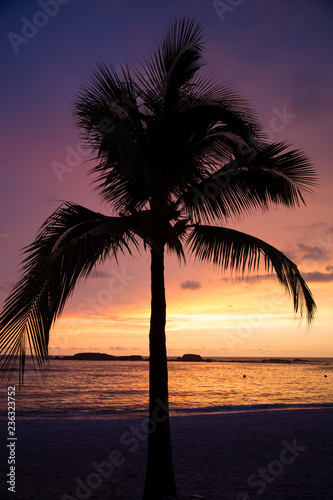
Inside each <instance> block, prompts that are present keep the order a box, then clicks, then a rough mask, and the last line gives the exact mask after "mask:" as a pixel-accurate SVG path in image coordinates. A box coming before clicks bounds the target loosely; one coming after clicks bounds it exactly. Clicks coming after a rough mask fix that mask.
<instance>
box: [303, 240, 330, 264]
mask: <svg viewBox="0 0 333 500" xmlns="http://www.w3.org/2000/svg"><path fill="white" fill-rule="evenodd" d="M298 248H299V250H301V251H302V252H303V255H302V257H301V258H302V259H303V260H309V259H311V260H312V259H315V260H327V259H328V258H329V257H328V252H327V251H326V250H324V248H323V247H319V246H310V245H304V244H303V243H298Z"/></svg>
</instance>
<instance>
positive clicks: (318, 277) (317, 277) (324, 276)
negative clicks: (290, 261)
mask: <svg viewBox="0 0 333 500" xmlns="http://www.w3.org/2000/svg"><path fill="white" fill-rule="evenodd" d="M328 267H332V266H328ZM303 278H304V279H305V281H308V282H309V283H310V282H312V283H329V282H330V281H333V273H320V272H319V271H315V272H312V273H303Z"/></svg>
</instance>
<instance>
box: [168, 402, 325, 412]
mask: <svg viewBox="0 0 333 500" xmlns="http://www.w3.org/2000/svg"><path fill="white" fill-rule="evenodd" d="M312 408H314V409H315V408H333V403H272V404H264V403H262V404H260V403H258V404H250V405H236V406H232V405H224V406H204V407H198V408H173V409H172V410H171V413H175V414H179V413H184V414H185V413H190V414H191V413H192V414H193V413H232V412H249V411H258V410H260V411H264V410H298V409H299V410H305V409H309V410H310V409H312Z"/></svg>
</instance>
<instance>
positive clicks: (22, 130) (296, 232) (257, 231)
mask: <svg viewBox="0 0 333 500" xmlns="http://www.w3.org/2000/svg"><path fill="white" fill-rule="evenodd" d="M42 4H48V2H46V1H45V2H43V0H41V1H40V2H35V1H29V0H28V1H27V0H25V1H15V0H11V1H2V2H1V6H0V17H1V49H0V50H1V65H2V78H1V82H0V86H1V99H2V103H1V127H2V129H1V135H0V143H1V164H0V168H1V183H0V189H1V197H0V204H1V219H0V256H1V258H0V302H1V303H2V302H3V301H4V299H5V298H6V296H7V295H8V293H9V291H10V290H11V288H12V286H13V284H14V283H15V282H16V281H17V279H18V276H19V274H18V270H19V265H20V262H21V254H20V249H22V247H24V246H25V245H28V244H29V243H30V242H31V241H32V239H33V237H34V235H35V233H36V231H37V230H38V228H39V226H40V225H41V223H42V222H43V221H44V220H45V218H46V217H48V216H49V215H50V214H51V212H52V211H54V210H55V209H56V208H57V206H58V205H59V204H60V203H61V201H62V200H68V201H71V202H75V203H79V204H82V205H84V206H87V207H89V208H91V209H93V210H98V211H101V212H103V213H108V210H109V209H108V207H107V206H105V205H102V203H101V201H100V200H99V199H98V198H97V196H96V194H95V193H92V188H91V182H92V178H91V177H87V175H86V174H87V171H88V169H89V167H90V166H91V164H89V163H87V162H86V160H88V158H89V156H88V155H87V151H85V150H82V148H80V140H79V137H78V131H77V130H75V129H74V127H73V119H72V116H71V106H72V102H73V99H74V97H75V93H76V91H77V90H78V88H79V86H80V85H81V84H83V83H85V82H86V81H87V79H88V77H89V73H90V71H91V70H92V69H93V68H94V67H95V65H96V63H97V62H98V61H99V60H101V59H103V60H109V61H110V62H112V64H113V65H115V66H116V67H117V66H118V64H119V62H125V61H127V62H129V63H131V64H134V65H137V64H139V63H141V62H144V59H145V58H146V57H147V56H148V52H149V50H150V49H152V48H153V47H155V46H156V43H157V42H158V41H159V40H160V38H161V36H162V35H163V34H164V32H165V29H166V27H167V26H168V25H169V23H170V22H172V21H173V20H174V19H175V18H177V17H180V16H183V15H191V16H193V17H194V18H196V19H197V20H198V21H200V22H201V24H202V28H203V35H204V41H205V52H204V58H205V61H206V70H207V71H209V72H211V73H214V74H216V75H217V76H218V77H219V78H220V79H221V80H223V81H225V82H227V83H228V84H230V85H231V86H232V87H233V88H234V89H235V90H237V91H238V92H239V93H241V94H242V95H243V96H245V97H246V98H247V99H248V100H249V102H250V103H251V104H252V105H253V107H254V109H256V110H257V112H258V115H259V117H260V119H261V121H262V123H263V126H264V128H265V129H266V131H267V133H268V134H269V137H270V138H271V139H272V140H274V141H280V140H283V139H288V140H289V141H290V142H291V143H292V144H293V146H294V147H298V148H301V149H303V150H305V151H306V153H307V154H308V155H309V156H310V158H311V159H312V161H313V163H314V165H315V166H316V169H317V172H318V176H319V187H318V188H317V189H316V190H315V194H314V196H313V197H312V198H309V199H307V206H306V207H301V208H300V209H298V210H293V211H290V210H289V211H288V210H286V209H274V210H271V211H270V212H269V213H266V214H261V213H254V212H253V213H252V214H251V215H250V216H247V217H246V218H243V219H241V220H235V221H234V222H233V224H232V226H231V227H234V228H236V229H239V230H242V231H246V232H248V233H250V234H253V235H255V236H258V237H260V238H262V239H264V240H265V241H267V242H268V243H270V244H272V245H274V246H276V247H277V248H279V249H280V250H282V251H283V252H285V253H286V254H287V255H288V256H289V257H290V258H292V259H293V260H294V261H295V262H296V263H297V265H298V267H299V269H300V270H301V272H302V274H303V276H304V277H305V278H306V280H307V282H308V284H309V286H310V288H311V291H312V292H313V295H314V298H315V300H316V302H317V305H318V313H317V316H316V319H315V322H314V324H313V326H311V327H310V328H308V327H307V324H306V320H305V319H304V320H303V321H300V320H299V319H297V318H296V319H295V316H294V313H293V307H292V300H291V298H290V297H288V296H287V295H286V294H285V291H284V290H283V289H282V288H281V287H280V286H279V285H278V284H277V281H276V279H275V278H274V277H272V276H266V275H265V274H264V272H262V273H261V272H260V273H259V276H258V277H251V278H249V279H248V280H240V279H238V277H237V276H231V275H230V274H224V275H221V274H220V273H219V272H218V271H217V270H216V269H215V270H214V269H212V268H208V267H204V266H202V265H198V264H195V263H194V262H193V261H192V260H191V259H189V261H188V263H187V266H186V267H185V266H183V265H182V266H181V267H179V264H178V262H177V261H176V259H174V258H170V257H169V258H168V259H167V263H166V293H167V304H168V308H167V313H168V321H167V345H168V354H169V355H170V356H172V355H179V354H183V353H185V352H195V353H199V354H202V355H204V356H208V355H209V356H295V357H301V356H308V357H309V356H333V342H332V319H333V314H332V283H333V222H332V194H333V193H332V186H333V169H332V166H331V161H332V160H331V158H332V154H331V147H332V129H333V123H332V122H333V119H332V109H333V106H332V104H333V98H332V90H331V89H332V88H333V78H332V76H333V67H332V60H333V57H332V56H333V54H332V52H333V51H332V48H333V33H332V21H333V5H332V2H331V1H329V0H327V1H324V0H293V2H290V1H288V0H280V1H279V2H273V1H267V0H243V1H242V0H239V1H235V0H226V1H225V2H211V1H203V0H189V1H172V0H162V1H158V2H157V1H152V0H146V1H145V0H143V1H140V2H137V1H134V0H127V1H126V0H122V1H120V0H114V1H103V0H97V1H96V0H69V1H68V0H62V1H60V0H59V3H58V4H57V7H56V8H55V7H54V1H52V2H51V4H53V10H51V11H49V12H51V13H52V16H51V15H47V14H45V11H43V9H42V7H41V5H42ZM223 4H224V7H223ZM225 6H227V7H225ZM49 8H51V7H49ZM56 10H57V11H58V12H56ZM40 12H44V14H40ZM31 22H33V23H34V24H35V25H36V24H37V25H39V26H37V27H36V26H35V27H34V24H33V25H31V24H30V23H31ZM10 33H11V34H10ZM19 37H21V38H19ZM281 116H282V117H283V119H281ZM73 152H75V153H73ZM55 162H59V163H61V164H65V165H66V167H67V168H68V171H66V172H65V173H64V174H63V175H62V176H60V175H59V174H58V175H57V174H56V171H55V169H54V165H55ZM149 306H150V284H149V255H148V254H147V253H143V254H142V255H141V256H140V255H137V256H136V257H135V258H131V259H129V258H126V257H122V258H121V259H120V265H119V268H118V267H117V266H116V263H115V262H112V261H109V262H108V263H107V265H104V266H103V267H101V268H99V269H98V270H97V271H96V273H95V274H94V276H91V278H90V279H89V280H88V281H86V282H84V283H82V285H80V286H79V288H78V289H77V291H76V293H75V294H74V296H73V298H72V299H71V301H70V302H69V303H68V305H67V307H66V308H65V310H64V313H63V315H62V318H61V319H60V320H58V322H57V323H56V326H55V327H54V329H53V331H52V335H51V342H50V353H51V354H71V353H73V352H78V351H84V350H88V351H91V350H94V351H99V352H108V353H111V354H119V355H120V354H129V353H132V354H143V355H147V354H148V330H149Z"/></svg>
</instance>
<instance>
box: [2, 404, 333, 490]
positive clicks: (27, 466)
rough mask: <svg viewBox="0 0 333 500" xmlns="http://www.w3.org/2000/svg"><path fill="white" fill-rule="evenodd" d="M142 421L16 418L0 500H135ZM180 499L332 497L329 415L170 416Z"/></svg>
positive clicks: (140, 480)
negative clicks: (11, 477)
mask: <svg viewBox="0 0 333 500" xmlns="http://www.w3.org/2000/svg"><path fill="white" fill-rule="evenodd" d="M145 423H146V420H143V419H125V420H115V419H114V420H30V421H29V420H19V419H18V420H17V441H16V444H15V454H16V464H15V467H16V469H15V473H16V477H15V482H16V487H15V493H11V492H8V490H7V486H9V485H7V486H6V485H5V482H6V480H7V478H6V474H7V473H8V472H9V470H8V469H9V465H8V464H7V458H8V450H9V448H7V447H6V442H7V441H6V439H7V434H6V425H7V424H6V422H4V421H2V422H0V429H1V437H2V439H1V441H2V451H1V463H0V474H1V490H2V491H1V498H13V499H14V500H73V499H88V498H89V499H91V500H97V499H99V500H106V499H107V500H140V499H141V495H142V491H143V484H144V475H145V463H146V438H145V432H144V429H145ZM171 426H172V438H173V451H174V467H175V474H176V481H177V488H178V496H179V498H181V499H183V498H184V499H190V498H204V499H205V500H229V499H233V500H253V499H260V500H266V499H270V500H271V499H272V500H275V499H276V500H277V499H279V500H289V499H290V500H295V499H314V500H332V499H333V409H311V410H279V411H261V412H247V413H242V412H239V413H233V414H213V415H191V416H186V417H183V416H172V418H171Z"/></svg>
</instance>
